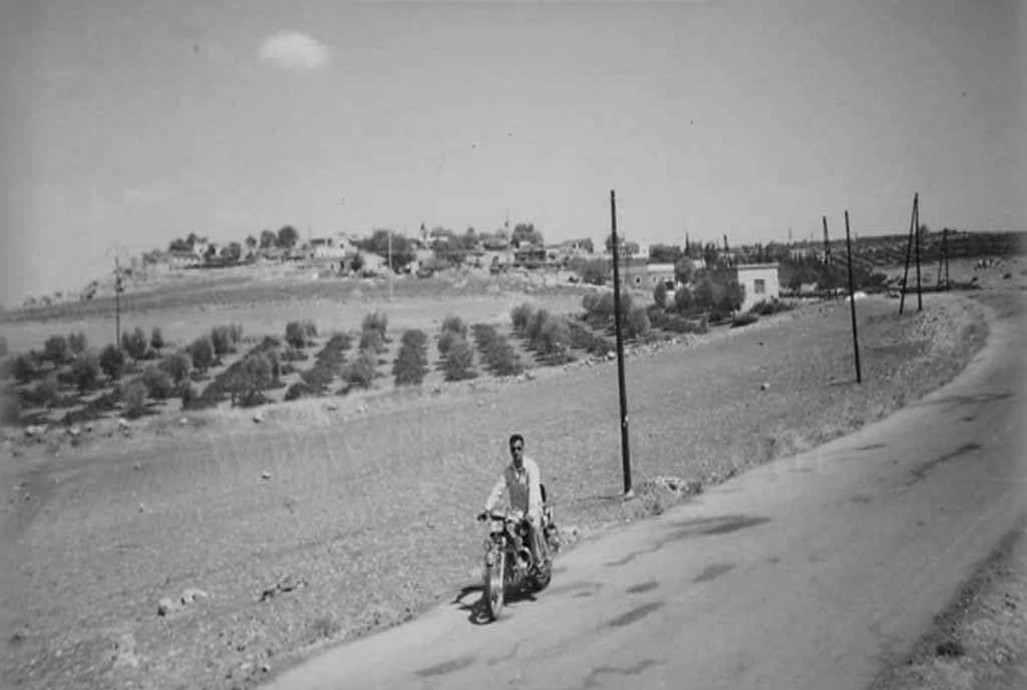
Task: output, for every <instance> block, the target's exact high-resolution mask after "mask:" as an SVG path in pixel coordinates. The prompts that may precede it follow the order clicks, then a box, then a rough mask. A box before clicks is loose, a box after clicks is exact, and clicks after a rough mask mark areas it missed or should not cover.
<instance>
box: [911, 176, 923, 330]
mask: <svg viewBox="0 0 1027 690" xmlns="http://www.w3.org/2000/svg"><path fill="white" fill-rule="evenodd" d="M913 215H914V216H916V226H915V227H916V310H917V311H923V310H924V298H923V295H922V294H921V289H920V194H919V193H917V195H916V197H914V198H913Z"/></svg>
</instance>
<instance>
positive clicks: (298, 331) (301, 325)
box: [285, 321, 317, 350]
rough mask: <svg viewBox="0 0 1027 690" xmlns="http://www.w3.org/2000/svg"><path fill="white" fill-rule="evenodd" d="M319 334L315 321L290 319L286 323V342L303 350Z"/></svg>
mask: <svg viewBox="0 0 1027 690" xmlns="http://www.w3.org/2000/svg"><path fill="white" fill-rule="evenodd" d="M316 335H317V326H315V325H314V322H313V321H290V322H289V323H287V324H286V325H285V342H287V343H289V344H290V345H292V346H293V347H295V348H297V349H300V350H302V349H303V348H305V347H306V346H307V345H309V344H310V343H311V341H312V340H313V338H314V337H315V336H316Z"/></svg>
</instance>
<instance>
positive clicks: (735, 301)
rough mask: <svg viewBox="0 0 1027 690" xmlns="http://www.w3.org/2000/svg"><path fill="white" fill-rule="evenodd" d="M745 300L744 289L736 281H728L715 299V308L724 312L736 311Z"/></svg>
mask: <svg viewBox="0 0 1027 690" xmlns="http://www.w3.org/2000/svg"><path fill="white" fill-rule="evenodd" d="M744 301H745V289H744V288H743V287H742V286H741V285H739V284H738V283H728V284H727V285H725V286H724V287H723V292H722V293H721V295H720V296H719V298H718V299H717V305H716V306H717V309H718V310H719V311H721V312H723V313H725V314H730V313H731V312H734V311H738V310H739V309H741V308H742V302H744Z"/></svg>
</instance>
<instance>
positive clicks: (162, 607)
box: [157, 597, 178, 616]
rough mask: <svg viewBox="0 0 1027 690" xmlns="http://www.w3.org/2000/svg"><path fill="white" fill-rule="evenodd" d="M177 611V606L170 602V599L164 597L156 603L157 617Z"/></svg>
mask: <svg viewBox="0 0 1027 690" xmlns="http://www.w3.org/2000/svg"><path fill="white" fill-rule="evenodd" d="M177 610H178V604H176V603H175V602H174V601H172V600H171V598H170V597H164V598H162V599H161V600H160V601H158V602H157V615H158V616H167V615H170V614H172V613H174V612H175V611H177Z"/></svg>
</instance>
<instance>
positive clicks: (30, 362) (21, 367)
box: [12, 354, 37, 383]
mask: <svg viewBox="0 0 1027 690" xmlns="http://www.w3.org/2000/svg"><path fill="white" fill-rule="evenodd" d="M12 369H13V373H14V380H15V381H17V382H18V383H28V382H29V381H31V380H32V379H33V378H35V376H36V371H37V369H36V362H35V360H34V359H33V358H32V357H30V356H29V355H24V354H22V355H18V356H17V357H15V358H14V365H13V366H12Z"/></svg>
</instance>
